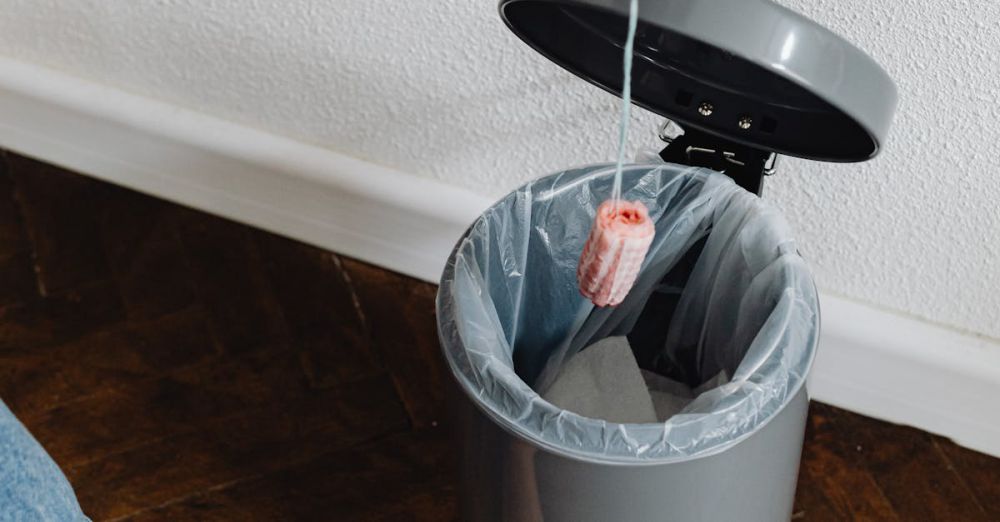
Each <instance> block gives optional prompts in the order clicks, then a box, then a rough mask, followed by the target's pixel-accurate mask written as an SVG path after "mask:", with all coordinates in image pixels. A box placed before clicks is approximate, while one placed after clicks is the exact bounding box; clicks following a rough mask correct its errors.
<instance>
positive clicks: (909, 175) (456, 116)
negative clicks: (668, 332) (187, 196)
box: [0, 0, 1000, 338]
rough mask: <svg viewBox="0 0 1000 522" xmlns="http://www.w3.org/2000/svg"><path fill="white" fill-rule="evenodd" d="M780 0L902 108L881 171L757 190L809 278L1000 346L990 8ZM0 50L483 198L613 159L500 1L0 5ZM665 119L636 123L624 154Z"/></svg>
mask: <svg viewBox="0 0 1000 522" xmlns="http://www.w3.org/2000/svg"><path fill="white" fill-rule="evenodd" d="M784 3H786V4H787V5H789V6H790V7H792V8H795V9H799V10H801V11H803V12H805V13H806V14H807V15H809V16H811V17H813V18H815V19H817V20H819V21H820V22H822V23H824V24H827V25H828V26H830V27H832V28H833V29H834V30H836V31H838V32H839V33H841V34H843V35H845V36H846V37H848V38H849V39H851V40H852V41H854V42H856V43H857V44H858V45H859V46H861V47H862V48H864V49H866V50H867V51H869V52H870V53H872V54H873V55H874V56H875V57H876V58H877V59H878V60H879V61H880V62H881V63H882V64H883V65H884V66H885V67H886V68H887V69H888V70H889V72H890V74H891V75H892V76H894V77H895V78H896V80H897V82H898V85H899V88H900V94H901V104H900V107H899V114H898V116H897V119H896V125H895V129H894V132H893V134H892V136H891V138H890V142H889V143H888V144H887V149H886V150H885V152H884V154H883V155H882V156H880V157H879V158H878V159H877V160H876V161H872V162H869V163H867V164H862V165H823V164H817V163H810V162H802V161H790V162H786V163H785V164H784V165H783V169H782V171H781V172H780V173H779V175H777V176H776V177H774V178H771V179H769V180H768V181H767V185H766V191H767V194H766V197H768V198H769V199H772V200H773V201H775V202H777V203H778V204H779V205H781V206H782V207H784V208H785V210H786V211H787V213H788V216H789V219H790V220H791V221H792V222H793V224H794V225H795V226H796V228H797V229H798V233H799V237H800V241H801V243H802V250H803V252H804V254H805V255H806V256H807V258H808V259H809V260H810V261H811V262H812V264H813V266H814V268H815V271H816V275H817V278H818V281H819V284H820V286H822V287H823V288H825V289H827V290H829V291H833V292H836V293H840V294H843V295H846V296H850V297H854V298H858V299H861V300H864V301H867V302H870V303H874V304H877V305H881V306H884V307H887V308H891V309H895V310H900V311H904V312H908V313H911V314H914V315H916V316H919V317H923V318H926V319H929V320H932V321H935V322H939V323H944V324H948V325H952V326H954V327H957V328H960V329H963V330H968V331H972V332H977V333H981V334H985V335H988V336H992V337H997V338H1000V270H998V263H997V260H998V259H1000V211H998V202H1000V169H998V167H1000V102H998V98H1000V96H998V93H1000V4H998V3H996V2H989V1H974V0H896V1H892V2H871V1H867V0H785V2H784ZM0 54H2V55H6V56H9V57H12V58H16V59H20V60H25V61H31V62H35V63H39V64H42V65H47V66H50V67H53V68H57V69H61V70H64V71H67V72H70V73H74V74H77V75H80V76H83V77H87V78H90V79H94V80H98V81H100V82H105V83H107V84H109V85H112V86H115V87H119V88H122V89H125V90H128V91H132V92H135V93H138V94H143V95H148V96H151V97H154V98H158V99H161V100H164V101H168V102H173V103H176V104H178V105H182V106H185V107H188V108H193V109H196V110H200V111H203V112H205V113H209V114H212V115H216V116H221V117H224V118H227V119H230V120H233V121H237V122H242V123H246V124H249V125H252V126H255V127H259V128H263V129H266V130H270V131H273V132H277V133H281V134H285V135H289V136H292V137H296V138H298V139H301V140H303V141H308V142H312V143H318V144H321V145H324V146H326V147H329V148H331V149H336V150H338V151H341V152H345V153H348V154H351V155H354V156H357V157H360V158H363V159H367V160H371V161H374V162H378V163H383V164H387V165H390V166H394V167H398V168H401V169H403V170H407V171H410V172H413V173H415V174H419V175H423V176H429V177H434V178H438V179H443V180H446V181H448V182H451V183H454V184H457V185H463V186H466V187H469V188H471V189H473V190H476V191H480V192H483V193H486V194H492V195H499V194H500V193H502V192H504V191H506V190H509V189H511V188H513V187H515V186H516V185H518V184H520V183H521V182H523V181H525V180H527V179H529V178H531V177H535V176H539V175H541V174H544V173H546V172H549V171H553V170H557V169H559V168H561V167H567V166H571V165H577V164H581V163H587V162H593V161H598V160H607V159H609V158H611V157H612V154H613V150H612V146H611V142H612V138H613V129H614V126H615V119H616V115H617V104H616V100H615V99H614V98H612V97H610V96H609V95H607V94H604V93H601V92H599V91H597V90H596V89H595V88H592V87H590V86H588V85H586V84H585V83H584V82H583V81H580V80H577V79H575V78H573V77H571V76H570V75H568V74H566V73H563V72H561V71H560V70H558V68H557V67H556V66H554V65H552V64H550V63H547V62H546V61H545V60H543V59H542V58H540V57H538V56H536V55H535V54H533V53H532V52H531V51H530V50H528V48H527V47H526V46H524V45H523V44H521V43H520V42H519V41H517V40H516V39H515V38H514V37H513V36H512V35H510V34H508V32H507V31H506V29H505V28H504V27H503V25H502V23H501V22H500V20H499V18H498V16H497V14H496V7H495V1H494V0H434V1H413V0H268V1H264V0H0ZM655 126H656V120H655V119H654V118H652V117H650V116H649V115H639V117H638V118H637V124H636V127H635V132H633V136H636V138H635V140H634V142H635V144H639V143H649V144H653V143H655V139H654V138H653V134H654V128H655Z"/></svg>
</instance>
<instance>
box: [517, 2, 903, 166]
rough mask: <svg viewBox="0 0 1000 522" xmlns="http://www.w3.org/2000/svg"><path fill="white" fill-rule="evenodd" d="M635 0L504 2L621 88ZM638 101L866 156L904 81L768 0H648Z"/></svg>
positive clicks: (542, 37)
mask: <svg viewBox="0 0 1000 522" xmlns="http://www.w3.org/2000/svg"><path fill="white" fill-rule="evenodd" d="M628 3H629V0H501V2H500V14H501V16H502V17H503V19H504V21H505V22H506V23H507V25H508V27H510V29H511V30H512V31H514V33H515V34H517V35H518V36H519V37H520V38H521V39H522V40H524V41H525V42H527V43H528V44H529V45H530V46H532V47H533V48H534V49H535V50H536V51H538V52H540V53H541V54H543V55H545V56H546V57H548V58H549V59H551V60H552V61H554V62H556V63H557V64H559V65H561V66H562V67H564V68H566V69H568V70H569V71H571V72H573V73H574V74H576V75H578V76H580V77H582V78H584V79H586V80H587V81H589V82H591V83H593V84H595V85H597V86H599V87H601V88H603V89H605V90H607V91H609V92H612V93H614V94H618V95H620V94H621V88H622V49H623V47H624V40H625V35H626V29H627V18H628ZM634 52H635V54H634V63H633V66H632V97H633V100H634V102H635V103H636V104H637V105H640V106H642V107H645V108H646V109H649V110H651V111H653V112H655V113H657V114H660V115H662V116H665V117H667V118H670V119H673V120H675V121H677V122H678V123H680V124H681V125H682V126H685V127H693V128H697V129H700V130H702V131H704V132H708V133H711V134H714V135H716V136H719V137H720V138H724V139H727V140H731V141H734V142H738V143H742V144H744V145H747V146H750V147H755V148H759V149H763V150H767V151H774V152H779V153H782V154H786V155H790V156H798V157H803V158H809V159H815V160H822V161H863V160H866V159H869V158H872V157H874V156H875V155H876V154H877V153H878V152H879V148H880V145H881V143H882V142H883V141H884V139H885V136H886V134H887V133H888V130H889V125H890V123H891V122H892V116H893V113H894V112H895V108H896V101H897V95H896V87H895V85H894V84H893V82H892V79H891V78H890V77H889V75H888V74H887V73H886V72H885V71H884V70H883V69H882V68H881V67H879V65H878V64H877V63H875V61H874V60H872V59H871V58H870V57H869V56H868V55H866V54H865V53H864V52H862V51H861V50H859V49H857V48H856V47H854V46H853V45H851V44H850V43H848V42H847V41H846V40H844V39H842V38H840V37H839V36H837V35H836V34H834V33H832V32H830V31H829V30H827V29H826V28H824V27H822V26H820V25H818V24H816V23H815V22H813V21H811V20H809V19H807V18H805V17H803V16H801V15H799V14H797V13H795V12H793V11H790V10H788V9H786V8H784V7H781V6H779V5H777V4H774V3H773V2H771V1H769V0H639V27H638V31H637V33H636V41H635V51H634Z"/></svg>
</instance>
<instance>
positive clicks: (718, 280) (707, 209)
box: [438, 164, 819, 463]
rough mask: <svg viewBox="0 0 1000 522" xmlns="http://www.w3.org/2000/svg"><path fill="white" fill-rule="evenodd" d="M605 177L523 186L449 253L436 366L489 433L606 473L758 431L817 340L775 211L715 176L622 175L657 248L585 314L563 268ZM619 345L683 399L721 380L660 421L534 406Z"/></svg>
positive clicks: (585, 305) (806, 279)
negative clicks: (608, 340) (560, 375)
mask: <svg viewBox="0 0 1000 522" xmlns="http://www.w3.org/2000/svg"><path fill="white" fill-rule="evenodd" d="M613 172H614V168H613V167H612V166H607V165H597V166H588V167H583V168H578V169H574V170H569V171H566V172H562V173H559V174H555V175H552V176H548V177H545V178H542V179H540V180H537V181H534V182H531V183H529V184H527V185H525V186H524V187H522V188H520V189H518V190H517V191H515V192H513V193H511V194H509V195H508V196H506V197H504V198H503V199H501V200H500V201H499V202H498V203H496V204H495V205H494V206H493V207H491V208H490V209H489V210H487V211H486V212H485V213H484V214H483V215H482V216H481V217H480V219H478V220H477V221H476V223H475V224H473V226H472V227H471V228H470V229H469V231H468V233H467V234H466V236H465V237H464V238H463V239H462V240H461V241H460V242H459V244H458V245H457V247H456V249H455V252H454V253H453V255H452V257H451V259H450V260H449V263H448V266H447V268H446V269H445V274H444V276H443V278H442V282H441V287H440V290H439V294H438V318H439V319H438V321H439V326H440V334H441V339H442V344H443V349H444V353H445V357H446V359H447V360H448V362H449V364H450V365H451V368H452V370H453V372H454V373H455V376H456V378H457V380H458V382H459V383H460V385H461V386H462V387H463V388H464V390H465V392H466V393H468V394H469V395H470V396H471V397H472V399H473V401H474V402H475V403H476V404H478V405H479V406H480V407H481V408H482V409H483V410H484V411H485V412H486V413H487V414H488V415H489V416H490V417H492V418H493V419H494V420H495V421H496V422H498V423H500V424H501V425H502V426H505V427H506V428H507V429H509V430H511V431H513V432H514V433H517V434H519V435H521V436H523V437H525V438H527V439H529V440H533V441H535V443H537V444H539V445H542V446H545V447H548V448H550V449H552V450H553V451H558V452H561V453H564V454H569V455H575V456H579V457H583V458H590V459H596V460H605V461H614V462H649V463H653V462H662V461H669V460H675V459H685V458H690V457H694V456H701V455H707V454H711V453H714V452H717V451H721V450H722V449H725V448H726V447H728V446H729V445H730V444H732V443H735V442H736V441H738V440H741V439H742V438H743V437H744V436H746V435H749V434H750V433H752V432H754V431H755V430H757V429H759V428H760V427H761V426H762V425H763V424H764V423H766V422H767V421H768V420H769V419H770V418H771V417H772V416H773V415H775V414H776V413H777V412H778V411H780V410H781V408H782V407H783V406H784V405H785V404H786V403H787V402H788V401H789V400H791V399H792V397H793V396H794V395H795V393H796V392H797V391H798V390H799V388H800V387H801V386H802V385H803V384H804V381H805V376H806V374H807V372H808V369H809V366H810V364H811V362H812V357H813V353H814V350H815V345H816V341H817V337H818V333H819V309H818V300H817V295H816V290H815V286H814V284H813V281H812V277H811V275H810V273H809V270H808V268H807V266H806V264H805V262H804V261H803V260H802V258H801V257H800V256H799V255H798V253H797V251H796V247H795V242H794V240H793V239H792V234H791V231H790V228H789V227H788V225H787V224H786V222H785V221H784V219H783V218H782V217H781V215H780V213H779V212H778V211H777V210H775V209H774V208H773V207H771V206H770V205H769V204H767V203H766V202H764V201H763V200H761V199H759V198H757V197H756V196H754V195H752V194H750V193H748V192H746V191H744V190H743V189H741V188H739V187H737V186H736V185H735V184H734V183H733V182H732V180H730V179H729V178H727V177H726V176H724V175H722V174H719V173H717V172H713V171H710V170H707V169H698V168H691V167H685V166H680V165H670V164H667V165H664V164H649V165H633V166H628V167H626V169H625V172H624V179H623V191H624V195H625V197H626V198H627V199H630V200H640V201H642V202H643V203H644V204H645V205H646V206H647V207H648V208H649V209H650V215H651V218H652V219H653V220H654V222H655V223H656V238H655V240H654V241H653V245H652V246H651V248H650V251H649V254H648V255H647V257H646V260H645V262H644V266H643V270H642V272H641V274H640V276H639V279H638V280H637V282H636V285H635V287H634V288H633V289H632V291H631V293H630V294H629V296H628V297H627V298H626V300H625V302H623V303H622V304H621V305H620V306H618V307H615V308H596V307H594V306H593V305H592V304H591V303H590V302H589V301H588V300H586V299H585V298H583V297H582V296H580V294H579V291H578V289H577V283H576V264H577V260H578V258H579V255H580V251H581V249H582V247H583V243H584V242H585V241H586V238H587V235H588V232H589V229H590V226H591V223H592V222H593V218H594V213H595V210H596V208H597V206H598V205H599V204H600V203H601V202H602V201H603V200H604V199H606V198H607V197H608V195H609V194H610V192H611V183H612V175H613ZM611 335H628V337H629V341H630V343H631V344H632V347H633V351H634V353H635V354H636V358H637V360H638V362H639V365H640V366H641V367H642V368H644V369H646V370H651V371H655V372H656V373H659V374H661V375H665V376H667V377H670V378H672V379H675V380H678V381H682V382H685V383H687V384H689V385H691V386H697V385H699V384H701V383H702V382H703V381H705V380H708V379H709V378H711V377H712V376H714V375H716V374H718V373H719V372H720V371H725V372H726V374H728V375H731V376H732V377H731V381H730V382H729V383H727V384H725V385H723V386H721V387H718V388H716V389H714V390H711V391H709V392H707V393H703V394H702V395H700V396H699V397H698V398H697V399H696V400H695V401H693V402H692V403H690V404H689V405H688V406H687V407H686V408H685V409H684V410H683V411H682V412H681V413H680V414H678V415H675V416H674V417H672V418H670V419H669V420H668V421H666V422H664V423H654V424H616V423H612V422H607V421H603V420H599V419H590V418H586V417H582V416H579V415H577V414H574V413H572V412H568V411H565V410H560V409H558V408H556V407H555V406H554V405H552V404H550V403H548V402H547V401H545V400H543V399H542V398H541V397H540V396H539V395H538V393H536V392H535V390H536V389H544V388H545V386H546V385H547V383H548V382H549V381H550V380H551V379H552V378H554V376H555V375H556V374H557V372H558V369H559V368H560V367H561V365H562V363H563V361H565V360H567V358H568V357H571V356H572V355H573V354H575V353H577V352H578V351H579V350H581V349H583V347H585V346H589V345H590V344H592V343H593V342H595V341H597V340H599V339H602V338H604V337H607V336H611Z"/></svg>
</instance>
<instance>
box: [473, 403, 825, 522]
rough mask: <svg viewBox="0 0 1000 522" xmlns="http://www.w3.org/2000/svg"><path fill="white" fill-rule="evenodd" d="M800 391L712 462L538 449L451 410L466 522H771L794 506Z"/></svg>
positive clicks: (801, 427) (802, 412) (476, 413)
mask: <svg viewBox="0 0 1000 522" xmlns="http://www.w3.org/2000/svg"><path fill="white" fill-rule="evenodd" d="M808 403H809V401H808V398H807V395H806V389H805V388H801V389H800V390H799V392H798V393H797V394H796V395H795V397H794V398H793V399H792V400H791V402H789V403H788V405H787V406H785V408H784V409H783V410H782V411H781V412H779V413H778V414H777V415H775V416H774V417H773V418H772V419H771V420H770V421H769V422H768V423H767V424H765V425H764V426H763V427H762V428H761V429H760V431H757V432H755V433H753V434H751V435H750V436H749V437H747V438H746V439H744V440H742V441H740V442H738V443H736V444H734V445H732V446H731V447H730V448H728V449H725V450H723V451H721V452H719V453H717V454H715V455H709V456H705V457H699V458H692V459H687V460H682V461H677V462H670V463H666V464H653V465H642V466H627V465H620V464H609V463H602V462H594V461H587V460H583V459H579V458H575V457H571V456H566V455H560V454H557V453H553V452H550V451H546V450H544V449H539V448H538V447H536V446H534V445H533V444H531V443H530V442H528V441H525V440H524V439H523V438H521V437H520V436H518V435H516V434H513V433H511V432H509V431H507V430H505V429H503V428H501V427H500V426H498V425H497V424H496V423H495V422H494V421H492V420H490V418H489V417H488V415H487V414H486V413H484V412H483V411H481V410H480V409H479V408H478V407H476V406H475V405H473V403H472V401H471V400H470V399H469V398H468V397H465V396H463V397H461V399H460V402H457V403H456V404H455V414H456V415H457V419H456V420H457V425H458V426H459V428H460V442H461V444H462V448H463V450H462V459H461V485H460V488H459V491H460V493H459V494H460V497H459V501H460V507H461V516H462V518H461V519H462V520H463V521H467V522H510V521H519V522H534V521H542V520H544V521H545V522H607V521H622V522H647V521H648V522H725V521H740V522H776V521H782V520H788V519H789V518H790V517H791V514H792V504H793V502H794V499H795V484H796V479H797V478H798V469H799V457H800V455H801V452H802V439H803V433H804V431H805V422H806V414H807V409H808Z"/></svg>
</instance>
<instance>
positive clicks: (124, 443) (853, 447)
mask: <svg viewBox="0 0 1000 522" xmlns="http://www.w3.org/2000/svg"><path fill="white" fill-rule="evenodd" d="M434 292H435V287H434V286H433V285H430V284H426V283H422V282H419V281H415V280H412V279H409V278H406V277H403V276H400V275H397V274H394V273H391V272H387V271H385V270H381V269H379V268H375V267H372V266H370V265H367V264H364V263H360V262H357V261H354V260H351V259H348V258H345V257H341V256H338V255H336V254H333V253H330V252H327V251H324V250H320V249H317V248H313V247H310V246H306V245H303V244H300V243H297V242H294V241H290V240H287V239H283V238H280V237H277V236H274V235H271V234H267V233H263V232H260V231H257V230H254V229H252V228H248V227H245V226H241V225H237V224H234V223H231V222H229V221H226V220H223V219H219V218H216V217H212V216H209V215H207V214H203V213H200V212H196V211H192V210H188V209H185V208H183V207H180V206H177V205H173V204H169V203H165V202H162V201H160V200H157V199H154V198H150V197H147V196H143V195H140V194H137V193H134V192H130V191H128V190H124V189H121V188H117V187H114V186H111V185H108V184H105V183H101V182H98V181H94V180H92V179H89V178H85V177H82V176H78V175H75V174H71V173H68V172H65V171H63V170H60V169H57V168H54V167H51V166H47V165H45V164H42V163H39V162H36V161H32V160H29V159H25V158H23V157H20V156H17V155H14V154H11V153H3V154H2V156H0V398H2V399H3V400H4V401H6V402H7V404H8V405H9V406H10V407H11V408H12V409H13V411H14V412H15V413H16V414H17V415H18V416H19V417H20V418H21V419H22V420H23V422H24V423H25V424H26V425H27V426H28V428H29V429H30V430H31V431H32V432H33V433H34V434H35V436H36V437H37V438H38V440H39V441H40V442H41V443H42V444H43V445H44V446H45V447H46V448H47V449H48V451H49V452H50V453H51V454H52V456H53V457H54V458H55V460H56V461H57V462H58V463H59V464H60V466H62V468H63V470H64V471H65V472H66V474H67V475H68V476H69V478H70V481H71V482H72V483H73V485H74V487H75V488H76V491H77V493H78V496H79V498H80V502H81V504H82V505H83V508H84V510H85V511H86V512H87V513H88V514H90V516H91V517H93V518H94V519H95V520H136V521H147V520H191V519H199V520H201V519H205V520H268V521H272V520H285V519H291V520H452V519H454V518H455V516H456V515H455V513H456V485H455V482H454V479H453V478H452V475H451V473H450V466H451V465H452V464H453V462H452V459H453V458H454V453H455V450H454V447H453V446H451V445H450V444H449V442H448V439H447V431H448V430H447V428H448V426H447V419H446V417H445V414H444V411H443V405H442V403H443V400H444V397H445V394H446V383H447V379H446V370H445V368H444V367H443V366H442V363H441V361H440V360H439V358H438V356H437V350H438V346H437V338H436V334H435V323H434V307H433V298H434ZM795 511H796V518H798V519H804V520H817V521H825V520H900V521H911V520H947V521H952V520H960V521H987V520H992V521H997V520H1000V460H998V459H991V458H989V457H986V456H984V455H981V454H977V453H975V452H972V451H969V450H965V449H962V448H960V447H957V446H955V445H954V444H952V443H951V442H949V441H947V440H943V439H941V438H938V437H935V436H931V435H928V434H926V433H923V432H920V431H917V430H914V429H911V428H906V427H900V426H894V425H890V424H886V423H883V422H878V421H875V420H872V419H868V418H865V417H861V416H858V415H854V414H851V413H848V412H845V411H842V410H838V409H836V408H833V407H830V406H825V405H822V404H815V403H814V404H813V405H812V410H811V416H810V422H809V430H808V435H807V442H806V449H805V454H804V457H803V465H802V472H801V476H800V480H799V490H798V499H797V503H796V508H795Z"/></svg>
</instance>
